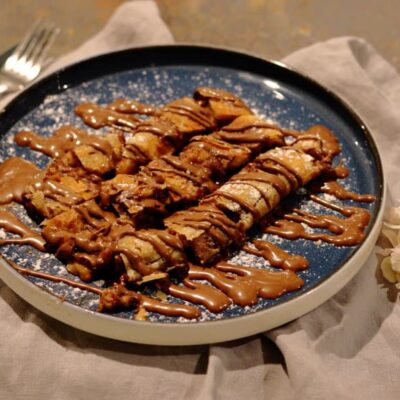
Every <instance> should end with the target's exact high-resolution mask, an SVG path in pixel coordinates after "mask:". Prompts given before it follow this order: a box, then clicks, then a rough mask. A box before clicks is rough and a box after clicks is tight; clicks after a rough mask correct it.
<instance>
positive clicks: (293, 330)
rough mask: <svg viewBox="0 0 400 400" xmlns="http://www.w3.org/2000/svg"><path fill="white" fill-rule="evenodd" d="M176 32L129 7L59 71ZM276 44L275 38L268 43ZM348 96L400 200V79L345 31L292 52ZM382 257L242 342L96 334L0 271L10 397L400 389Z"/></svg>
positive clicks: (267, 395)
mask: <svg viewBox="0 0 400 400" xmlns="http://www.w3.org/2000/svg"><path fill="white" fill-rule="evenodd" d="M172 41H173V38H172V36H171V34H170V33H169V31H168V29H167V28H166V27H165V25H164V23H163V22H162V21H161V19H160V17H159V14H158V10H157V8H156V6H155V5H154V3H152V2H146V1H144V2H143V1H141V2H129V3H126V4H124V5H123V6H121V7H120V8H119V9H118V10H117V11H116V13H115V14H114V16H113V17H112V19H111V20H110V22H109V23H108V24H107V26H106V27H105V28H104V29H103V31H102V32H101V33H99V34H98V35H97V36H95V37H94V38H93V39H91V40H90V41H89V42H87V43H86V44H84V45H83V46H82V47H80V48H79V49H78V50H76V51H75V52H73V53H71V54H69V55H68V56H66V57H63V58H62V59H60V60H58V62H57V63H56V64H54V65H53V66H52V68H51V69H54V68H57V67H60V66H62V65H64V64H66V63H69V62H72V61H74V60H78V59H82V58H84V57H88V56H91V55H94V54H98V53H101V52H106V51H110V50H116V49H120V48H124V47H131V46H135V45H144V44H154V43H171V42H172ZM266 45H268V44H266ZM284 61H285V62H287V63H288V64H289V65H291V66H293V67H295V68H296V69H298V70H299V71H301V72H303V73H306V74H307V75H310V76H311V77H313V78H315V79H316V80H318V81H319V82H321V83H322V84H324V85H326V86H328V87H329V88H331V89H333V90H334V91H335V92H336V93H338V94H339V95H340V96H341V97H342V98H344V99H345V100H347V101H348V102H349V103H351V104H352V106H353V107H354V108H355V109H356V111H357V112H358V113H359V114H360V115H361V117H362V118H363V119H364V120H365V122H366V123H367V124H368V126H369V127H370V129H371V130H372V132H373V134H374V137H375V139H376V141H377V142H378V145H379V147H380V150H381V152H382V154H383V155H384V157H383V158H384V162H385V167H386V173H387V178H388V182H389V186H390V191H391V196H392V199H393V200H394V201H395V202H396V203H398V202H399V201H400V187H399V185H398V184H397V176H396V175H397V174H398V171H399V169H398V168H400V78H399V76H398V75H397V73H396V71H395V70H394V69H393V68H392V67H391V66H390V65H389V64H388V63H387V62H386V61H385V60H384V59H382V58H381V56H380V55H379V54H377V52H376V51H375V50H374V49H373V48H372V47H371V46H369V45H368V44H367V43H365V42H364V41H363V40H361V39H357V38H338V39H333V40H329V41H327V42H324V43H318V44H315V45H313V46H311V47H309V48H306V49H303V50H300V51H298V52H296V53H294V54H292V55H290V56H289V57H287V58H286V59H285V60H284ZM376 271H377V259H376V257H375V255H371V257H370V259H369V261H368V263H367V264H366V265H365V266H364V267H363V269H362V270H361V272H360V273H359V274H358V275H357V276H356V277H355V278H354V279H353V280H352V281H351V282H350V283H349V284H348V285H346V287H345V288H344V289H343V290H341V291H340V292H339V293H338V294H337V295H336V296H334V297H333V298H332V299H331V300H329V301H328V302H326V303H325V304H323V305H322V306H320V307H318V308H317V309H316V310H314V311H312V312H310V313H309V314H307V315H305V316H303V317H301V318H299V319H298V320H296V321H294V322H292V323H289V324H287V325H285V326H283V327H281V328H279V329H275V330H272V331H270V332H266V333H264V334H260V335H258V336H254V337H251V338H246V339H242V340H238V341H235V342H231V343H225V344H219V345H211V346H197V347H182V348H179V347H174V348H171V347H158V346H144V345H137V344H129V343H122V342H118V341H114V340H109V339H105V338H100V337H96V336H94V335H91V334H87V333H84V332H81V331H78V330H76V329H73V328H70V327H68V326H66V325H64V324H62V323H60V322H57V321H55V320H53V319H51V318H49V317H47V316H46V315H44V314H42V313H41V312H39V311H37V310H35V309H34V308H33V307H31V306H29V305H28V304H26V303H25V302H24V301H22V300H20V299H19V298H18V297H17V296H16V295H14V293H13V292H12V291H11V290H10V289H8V288H7V287H6V286H5V285H4V284H3V283H1V281H0V321H1V322H0V399H1V400H11V399H16V400H19V399H28V398H29V399H31V400H36V399H57V400H58V399H60V400H64V399H75V400H78V399H96V400H100V399H120V400H123V399H138V400H139V399H140V400H142V399H152V400H153V399H162V400H169V399H174V400H177V399H188V400H191V399H199V400H200V399H201V400H209V399H229V400H236V399H248V400H250V399H251V400H254V399H274V400H276V399H297V400H300V399H304V400H313V399H334V400H342V399H362V400H367V399H374V400H375V399H382V400H383V399H385V400H390V399H399V398H400V306H399V300H398V299H397V297H398V293H397V292H396V291H395V290H394V289H393V288H392V289H390V288H389V286H387V285H384V284H382V283H380V282H379V279H378V278H377V276H379V274H377V272H376Z"/></svg>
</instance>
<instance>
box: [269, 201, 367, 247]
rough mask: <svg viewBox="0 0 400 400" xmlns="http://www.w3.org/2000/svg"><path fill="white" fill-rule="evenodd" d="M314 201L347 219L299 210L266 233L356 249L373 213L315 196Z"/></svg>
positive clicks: (288, 214)
mask: <svg viewBox="0 0 400 400" xmlns="http://www.w3.org/2000/svg"><path fill="white" fill-rule="evenodd" d="M310 198H311V200H313V201H314V202H316V203H319V204H321V205H323V206H325V207H327V208H329V209H331V210H334V211H337V212H339V213H341V214H342V215H343V216H344V217H345V218H340V217H337V216H336V215H331V214H312V213H309V212H307V211H303V210H300V209H298V208H295V209H294V210H293V213H287V214H285V215H284V217H283V219H278V220H276V221H275V222H274V223H273V224H272V225H267V227H266V228H265V230H264V231H265V232H266V233H272V234H275V235H278V236H280V237H283V238H286V239H291V240H294V239H299V238H302V239H308V240H313V241H317V240H321V241H324V242H327V243H330V244H333V245H335V246H355V245H357V244H359V243H361V242H362V241H363V239H364V237H365V233H364V231H365V228H366V227H367V226H368V223H369V220H370V212H369V211H368V210H367V209H365V208H361V207H354V206H352V207H350V206H348V207H345V206H339V205H337V204H333V203H330V202H328V201H327V200H324V199H322V198H320V197H318V196H316V195H311V196H310ZM302 223H304V224H307V225H308V226H310V227H312V228H319V229H327V230H328V231H330V232H331V233H332V234H326V233H320V232H308V231H307V230H306V229H305V228H304V226H303V225H302Z"/></svg>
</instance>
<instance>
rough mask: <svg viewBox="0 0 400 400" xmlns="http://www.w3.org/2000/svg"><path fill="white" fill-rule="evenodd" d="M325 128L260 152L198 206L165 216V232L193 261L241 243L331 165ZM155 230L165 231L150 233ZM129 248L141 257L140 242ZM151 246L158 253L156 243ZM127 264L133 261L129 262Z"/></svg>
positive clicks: (211, 258) (333, 146)
mask: <svg viewBox="0 0 400 400" xmlns="http://www.w3.org/2000/svg"><path fill="white" fill-rule="evenodd" d="M321 129H322V128H321ZM327 132H328V131H327V130H325V129H324V135H325V136H326V137H321V135H319V133H320V130H317V129H314V128H313V129H311V130H310V131H309V132H308V133H307V135H305V136H304V137H303V138H302V137H301V136H300V137H298V138H297V139H296V140H295V141H294V143H293V144H292V145H290V146H284V147H281V148H275V149H272V150H269V151H267V152H265V153H263V154H262V155H260V156H259V157H257V158H256V159H255V160H254V162H252V163H250V164H248V165H247V166H246V167H245V168H243V170H242V171H241V172H239V173H238V174H237V175H234V176H233V177H232V178H231V179H230V180H229V181H228V182H227V183H225V184H224V185H222V186H221V187H220V188H219V189H217V190H216V191H215V192H214V193H213V194H211V195H210V196H208V197H206V198H204V199H203V200H201V201H200V204H199V205H198V206H195V207H192V208H189V209H188V210H185V211H179V212H176V213H175V214H173V215H171V216H170V217H168V218H166V219H165V221H164V223H165V226H166V227H167V229H166V231H167V232H168V233H170V234H171V235H173V236H175V237H176V238H179V240H180V241H181V242H182V245H183V247H184V249H185V251H186V253H187V254H189V255H190V257H191V258H194V259H195V260H196V261H197V262H199V263H201V264H210V263H213V262H215V261H216V260H218V259H219V258H220V257H221V256H223V255H224V253H225V252H226V250H227V249H228V248H229V247H230V246H231V245H232V244H235V243H236V244H240V243H241V242H242V241H243V240H244V237H245V234H246V232H247V231H248V230H249V229H250V228H251V227H252V226H253V225H254V224H256V223H257V222H259V221H260V220H261V219H262V218H264V217H265V216H266V215H267V214H268V213H269V212H270V211H271V210H272V209H273V208H275V207H276V206H277V205H278V204H279V202H280V201H281V200H282V199H283V198H284V197H285V196H287V195H288V194H290V193H291V192H293V191H295V190H296V189H297V188H299V187H301V186H302V185H305V184H307V183H308V182H309V181H310V180H312V179H314V178H316V177H318V176H319V175H321V174H322V173H323V172H324V171H325V170H326V169H327V168H329V166H330V164H331V161H332V158H333V156H334V155H335V154H337V153H338V152H339V151H340V147H339V145H338V143H337V141H336V139H335V138H334V136H333V135H332V134H331V133H329V135H327ZM328 142H329V143H328ZM327 143H328V144H329V146H328V144H327ZM328 148H329V150H327V149H328ZM144 231H145V230H144ZM157 232H159V233H160V234H162V233H163V232H165V231H164V230H159V231H153V232H152V233H153V235H154V234H157ZM131 251H133V252H135V254H136V257H137V260H141V259H142V258H141V255H140V254H141V248H140V246H135V247H134V248H132V249H131ZM152 251H154V252H155V253H157V250H156V248H155V247H153V250H152ZM159 255H160V254H159ZM154 257H156V256H154ZM158 261H159V266H160V267H161V268H162V269H163V270H166V269H167V268H168V267H169V266H170V264H169V260H168V259H167V258H164V257H159V259H158ZM133 264H134V263H133ZM130 268H132V269H135V266H134V265H132V264H130ZM142 270H143V269H142Z"/></svg>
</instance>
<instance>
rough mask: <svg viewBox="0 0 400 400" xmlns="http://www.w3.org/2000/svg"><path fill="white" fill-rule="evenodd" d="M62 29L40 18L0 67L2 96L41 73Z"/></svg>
mask: <svg viewBox="0 0 400 400" xmlns="http://www.w3.org/2000/svg"><path fill="white" fill-rule="evenodd" d="M59 32H60V30H59V29H58V28H57V27H56V26H55V25H54V24H52V23H49V22H45V21H43V20H38V21H36V23H35V24H34V25H33V26H32V28H31V30H30V31H29V32H28V33H27V34H26V36H25V37H24V38H23V39H22V41H21V43H20V44H19V45H18V46H17V47H16V48H15V50H14V51H13V52H12V54H10V56H9V57H8V58H7V60H6V62H5V63H4V65H3V66H2V67H1V69H0V96H3V95H5V94H8V93H12V92H15V91H18V90H21V89H23V88H24V87H25V86H27V85H28V84H29V83H30V82H32V81H33V80H34V79H35V78H36V77H37V76H38V75H39V73H40V71H41V70H42V68H43V65H44V63H45V62H46V56H47V53H48V50H49V48H50V46H51V45H52V44H53V42H54V39H55V38H56V36H57V35H58V33H59Z"/></svg>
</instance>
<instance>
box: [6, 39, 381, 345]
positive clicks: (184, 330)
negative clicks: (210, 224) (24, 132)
mask: <svg viewBox="0 0 400 400" xmlns="http://www.w3.org/2000/svg"><path fill="white" fill-rule="evenodd" d="M197 86H211V87H217V88H224V89H227V90H229V91H231V92H233V93H235V94H236V95H238V96H240V97H241V98H242V99H243V100H244V101H245V102H246V103H247V104H248V105H249V106H250V107H251V108H252V109H253V110H255V111H256V112H257V113H258V114H259V115H261V116H264V117H266V118H269V119H271V120H273V121H274V122H276V123H278V124H279V125H280V126H283V127H287V128H292V129H298V130H302V129H307V128H308V127H310V126H311V125H315V124H323V125H326V126H327V127H329V128H330V129H331V130H332V131H333V132H334V133H335V134H336V136H337V137H338V139H339V140H340V142H341V145H342V147H343V151H342V154H341V155H340V156H339V157H340V160H343V162H344V164H345V165H346V166H347V167H348V168H349V170H350V176H349V177H348V178H346V180H344V181H343V184H344V185H345V186H346V187H347V188H348V189H351V190H352V191H355V192H358V193H370V194H374V195H376V197H377V200H376V201H375V202H374V203H372V204H361V206H362V207H366V208H368V209H369V210H370V211H371V214H372V218H371V222H370V225H369V227H368V229H367V236H366V239H365V240H364V242H363V243H362V244H361V245H359V246H356V247H335V246H332V245H329V244H321V243H314V242H311V241H305V240H296V241H286V240H282V239H279V238H276V237H273V236H270V235H263V234H262V233H260V232H258V231H254V232H252V233H251V235H252V237H253V238H254V237H262V236H263V237H265V238H268V240H271V241H275V242H277V243H279V245H280V246H281V247H283V248H285V249H287V250H289V251H290V252H292V253H296V254H302V255H304V256H305V257H306V258H307V259H308V260H309V261H310V267H309V269H307V270H306V271H303V272H301V273H300V276H301V277H302V278H303V279H304V281H305V284H304V286H303V287H302V288H301V289H300V290H298V291H296V292H292V293H288V294H286V295H284V296H282V297H280V298H278V299H276V300H262V299H260V301H259V302H258V303H257V304H256V305H255V306H253V307H245V308H242V307H239V306H235V305H232V306H231V307H229V308H228V309H227V310H225V311H224V312H223V313H221V314H213V313H210V312H208V311H207V310H206V309H202V317H201V318H200V319H199V320H197V321H196V322H193V321H187V320H183V319H176V318H170V317H163V316H160V315H158V314H150V316H149V320H148V321H145V322H139V321H133V320H132V319H131V317H132V313H128V312H122V313H118V314H112V315H110V314H107V315H104V314H99V313H97V312H96V311H95V310H96V307H97V296H96V295H94V294H91V293H86V292H84V291H81V290H79V289H73V288H71V287H69V286H66V285H64V284H59V283H53V282H49V281H45V280H41V279H37V278H32V277H29V278H28V277H22V276H20V275H19V274H17V273H16V272H15V271H14V270H13V269H12V268H11V267H9V266H8V265H6V264H5V263H4V262H3V263H2V264H3V265H1V268H0V277H1V278H2V279H3V280H4V281H5V282H6V283H7V284H8V285H9V286H10V287H11V288H12V289H13V290H14V291H15V292H16V293H18V294H19V295H20V296H21V297H23V298H24V299H25V300H27V301H28V302H30V303H32V304H33V305H34V306H36V307H37V308H39V309H40V310H42V311H44V312H45V313H47V314H49V315H51V316H53V317H55V318H57V319H59V320H61V321H63V322H66V323H68V324H70V325H72V326H74V327H77V328H80V329H83V330H86V331H89V332H92V333H95V334H98V335H102V336H106V337H111V338H116V339H121V340H127V341H133V342H142V343H153V344H200V343H207V342H208V343H210V342H216V341H222V340H229V339H234V338H238V337H243V336H246V335H250V334H253V333H256V332H260V331H263V330H266V329H270V328H273V327H275V326H277V325H279V324H282V323H285V322H288V321H290V320H291V319H293V318H296V317H299V316H300V315H302V314H304V313H305V312H308V311H309V310H311V309H312V308H315V307H316V306H318V305H319V304H321V303H322V302H323V301H325V300H326V299H328V298H329V297H330V296H332V295H333V294H334V293H336V292H337V291H338V290H339V289H340V288H341V287H342V286H343V285H344V284H346V283H347V282H348V281H349V280H350V278H351V277H352V276H353V275H354V274H355V273H356V272H357V271H358V269H359V268H360V267H361V266H362V263H363V261H364V260H365V259H366V257H367V256H368V254H369V250H370V249H371V248H372V244H373V242H374V240H375V239H376V236H377V234H378V228H379V223H380V220H381V214H382V204H383V201H384V182H383V175H382V168H381V162H380V158H379V154H378V151H377V148H376V146H375V143H374V141H373V139H372V137H371V135H370V133H369V132H368V130H367V128H366V127H365V125H364V124H363V122H362V121H361V120H360V119H359V118H358V117H357V116H356V115H355V114H354V112H352V111H351V110H350V109H349V107H348V106H346V105H345V104H344V103H343V102H342V101H341V100H339V99H338V98H337V97H336V96H335V95H334V94H333V93H331V92H329V91H328V90H326V89H325V88H323V87H321V86H320V85H318V84H317V83H316V82H314V81H312V80H310V79H308V78H306V77H304V76H302V75H300V74H299V73H296V72H294V71H292V70H290V69H288V68H286V67H285V66H283V65H281V64H277V63H272V62H269V61H265V60H262V59H258V58H255V57H253V56H249V55H245V54H240V53H236V52H232V51H227V50H221V49H214V48H205V47H196V46H161V47H146V48H139V49H132V50H127V51H122V52H116V53H111V54H106V55H103V56H100V57H96V58H93V59H89V60H86V61H83V62H80V63H77V64H74V65H72V66H69V67H67V68H65V69H63V70H61V71H59V72H57V73H55V74H53V75H51V76H49V77H47V78H45V79H43V80H42V81H40V82H38V83H37V84H35V85H33V86H32V87H30V88H29V89H27V90H25V91H24V92H23V93H21V94H20V95H19V96H18V97H17V98H16V99H15V100H13V101H12V102H11V103H10V104H9V105H8V106H7V107H6V110H5V111H4V112H3V114H2V115H1V116H0V132H1V133H2V137H1V139H2V140H1V147H0V158H1V160H4V159H6V158H8V157H10V156H22V157H24V158H26V159H29V160H31V161H33V162H35V163H36V164H37V165H39V166H41V167H44V166H45V165H46V164H47V162H48V161H49V159H48V158H47V157H46V156H44V155H41V154H39V153H35V152H32V151H30V150H27V149H25V148H19V147H17V146H16V145H15V144H14V142H13V137H14V134H15V133H16V132H18V131H19V130H21V129H31V130H34V131H37V132H40V133H41V134H43V135H50V134H51V133H52V132H53V131H54V130H55V128H57V127H59V126H61V125H64V124H71V125H75V126H81V127H82V128H85V129H88V128H87V127H84V126H83V124H82V122H81V120H80V119H79V118H78V117H76V116H75V115H74V112H73V109H74V107H75V105H77V104H78V103H80V102H83V101H91V102H96V103H98V104H107V103H110V102H111V101H113V100H114V99H115V98H118V97H124V98H134V99H137V100H139V101H142V102H145V103H150V104H155V105H162V104H165V103H167V102H169V101H171V100H173V99H176V98H178V97H181V96H185V95H188V96H191V94H192V93H193V90H194V89H195V88H196V87H197ZM338 161H339V159H338ZM288 201H291V202H295V203H298V204H300V205H301V206H304V205H305V202H306V200H305V199H304V198H303V196H302V195H301V193H300V194H297V195H295V196H292V197H291V198H290V199H288ZM347 203H352V202H347ZM8 208H9V209H12V211H13V212H15V213H17V214H18V215H19V217H20V218H21V219H22V220H24V221H25V222H27V223H28V224H29V225H31V226H33V227H35V225H34V224H33V223H32V222H31V221H30V219H29V218H28V217H27V215H26V213H25V211H24V209H23V208H22V207H21V206H18V205H12V206H9V207H8ZM323 212H325V213H326V212H327V210H323ZM1 252H2V254H3V255H4V256H5V257H6V258H7V259H9V260H12V261H14V262H16V263H17V264H18V265H20V266H23V267H26V268H32V269H34V270H36V271H44V272H48V273H51V274H56V275H61V276H67V277H70V278H72V279H77V278H76V277H73V276H69V274H68V273H67V272H66V270H65V267H64V266H63V265H62V264H61V263H60V262H59V261H58V260H56V259H55V257H53V256H52V255H50V254H45V255H44V254H43V253H40V252H38V251H36V250H35V249H32V248H30V247H27V246H24V247H20V246H18V247H17V246H13V245H8V246H4V247H2V248H1ZM233 260H234V261H235V262H236V263H239V264H244V265H254V266H257V267H260V268H269V266H268V263H267V262H266V261H264V260H263V259H260V258H257V257H255V256H250V255H248V254H246V253H240V252H239V253H237V254H235V255H234V257H233ZM101 284H102V282H98V285H101ZM49 293H51V294H52V295H49ZM54 294H55V295H56V296H53V295H54ZM60 298H62V299H63V300H62V301H60V300H59V299H60ZM171 301H180V300H176V299H172V300H171ZM200 308H201V307H200Z"/></svg>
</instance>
